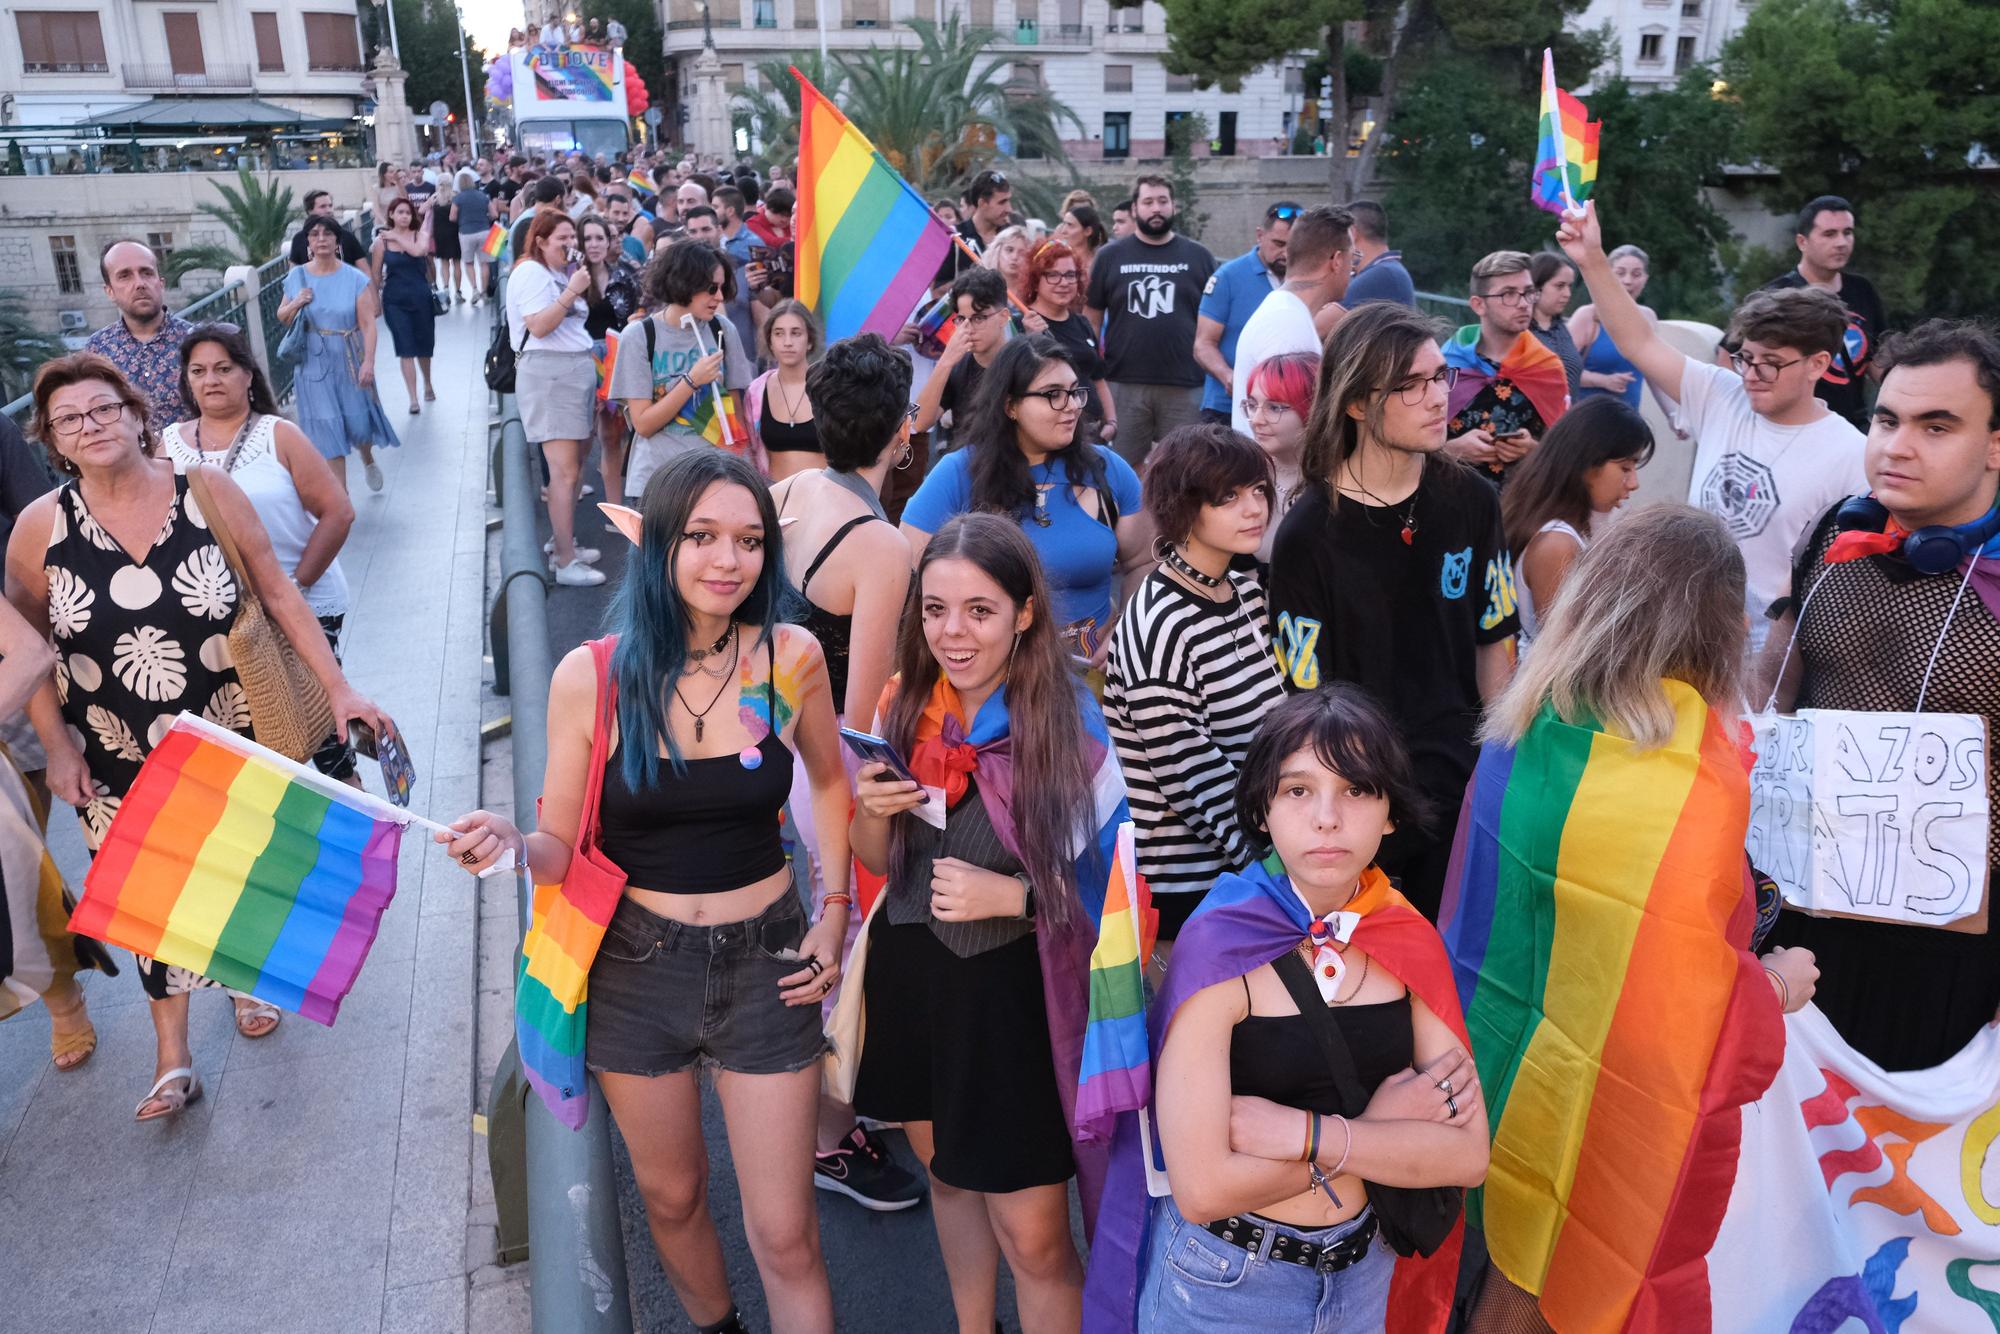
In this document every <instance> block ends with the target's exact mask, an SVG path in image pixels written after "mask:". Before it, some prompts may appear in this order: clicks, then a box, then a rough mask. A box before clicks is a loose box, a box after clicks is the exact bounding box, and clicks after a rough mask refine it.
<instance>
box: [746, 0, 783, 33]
mask: <svg viewBox="0 0 2000 1334" xmlns="http://www.w3.org/2000/svg"><path fill="white" fill-rule="evenodd" d="M750 26H751V27H753V28H775V27H777V26H778V0H751V4H750Z"/></svg>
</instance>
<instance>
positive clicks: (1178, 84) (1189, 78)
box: [1167, 74, 1194, 93]
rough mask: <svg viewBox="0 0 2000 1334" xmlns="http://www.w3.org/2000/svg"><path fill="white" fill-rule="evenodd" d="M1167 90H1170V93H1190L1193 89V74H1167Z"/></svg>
mask: <svg viewBox="0 0 2000 1334" xmlns="http://www.w3.org/2000/svg"><path fill="white" fill-rule="evenodd" d="M1167 91H1168V92H1170V93H1191V92H1193V91H1194V75H1192V74H1169V75H1168V76H1167Z"/></svg>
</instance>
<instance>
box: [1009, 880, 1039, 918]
mask: <svg viewBox="0 0 2000 1334" xmlns="http://www.w3.org/2000/svg"><path fill="white" fill-rule="evenodd" d="M1014 878H1015V879H1016V880H1018V881H1020V882H1021V918H1022V920H1024V921H1029V922H1032V921H1034V920H1035V887H1034V886H1033V885H1031V884H1029V883H1028V877H1027V876H1025V875H1023V874H1022V873H1020V872H1019V871H1016V872H1015V873H1014Z"/></svg>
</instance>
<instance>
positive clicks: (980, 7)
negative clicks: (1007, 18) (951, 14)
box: [970, 0, 993, 28]
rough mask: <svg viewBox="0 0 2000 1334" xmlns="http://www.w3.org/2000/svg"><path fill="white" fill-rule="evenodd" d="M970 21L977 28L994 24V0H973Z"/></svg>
mask: <svg viewBox="0 0 2000 1334" xmlns="http://www.w3.org/2000/svg"><path fill="white" fill-rule="evenodd" d="M971 10H972V13H971V19H970V22H971V24H972V26H973V27H975V28H990V27H992V26H993V0H972V5H971Z"/></svg>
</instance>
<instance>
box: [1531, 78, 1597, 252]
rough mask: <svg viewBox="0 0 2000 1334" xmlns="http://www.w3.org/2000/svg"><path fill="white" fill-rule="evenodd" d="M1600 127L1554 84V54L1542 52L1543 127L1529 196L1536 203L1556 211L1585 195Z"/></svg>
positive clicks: (1594, 177) (1593, 179)
mask: <svg viewBox="0 0 2000 1334" xmlns="http://www.w3.org/2000/svg"><path fill="white" fill-rule="evenodd" d="M1603 128H1604V127H1603V126H1602V125H1601V124H1599V123H1598V122H1597V121H1594V120H1592V119H1590V109H1589V108H1588V107H1586V106H1584V104H1583V103H1581V102H1579V101H1577V100H1576V99H1575V98H1574V97H1572V96H1570V95H1569V94H1568V93H1566V92H1564V91H1563V90H1562V89H1560V88H1558V87H1556V58H1555V53H1554V52H1552V51H1550V50H1548V49H1547V48H1543V51H1542V127H1541V138H1540V140H1539V141H1538V142H1537V143H1536V145H1535V175H1534V178H1533V184H1532V185H1531V186H1530V187H1529V197H1530V198H1532V199H1533V200H1534V201H1535V205H1536V207H1538V208H1543V209H1546V210H1548V211H1549V212H1550V213H1560V212H1562V211H1563V209H1564V208H1565V207H1566V206H1567V205H1569V204H1581V203H1583V201H1584V200H1586V199H1588V198H1590V190H1591V187H1592V186H1593V185H1595V184H1596V183H1597V135H1598V131H1599V130H1601V129H1603Z"/></svg>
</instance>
